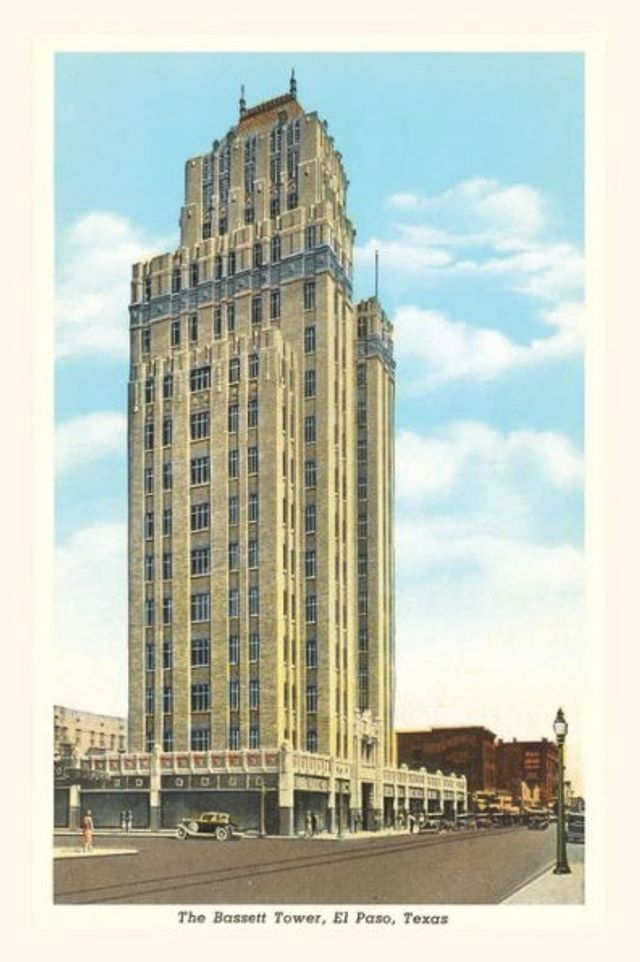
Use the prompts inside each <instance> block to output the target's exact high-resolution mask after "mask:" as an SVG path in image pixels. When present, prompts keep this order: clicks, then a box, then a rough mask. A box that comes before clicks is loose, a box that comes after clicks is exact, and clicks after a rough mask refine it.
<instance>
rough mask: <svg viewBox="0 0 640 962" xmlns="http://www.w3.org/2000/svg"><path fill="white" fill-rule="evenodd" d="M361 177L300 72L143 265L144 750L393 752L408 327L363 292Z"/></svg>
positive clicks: (139, 454)
mask: <svg viewBox="0 0 640 962" xmlns="http://www.w3.org/2000/svg"><path fill="white" fill-rule="evenodd" d="M347 184H348V181H347V178H346V175H345V171H344V169H343V166H342V162H341V155H340V153H339V152H338V151H337V150H336V149H335V147H334V143H333V138H332V137H330V136H329V134H328V132H327V125H326V123H323V122H322V121H321V120H320V119H319V118H318V116H317V115H316V114H315V113H305V112H304V110H303V108H302V107H301V105H300V103H299V102H298V100H297V96H296V84H295V79H294V77H293V75H292V79H291V84H290V91H289V93H287V94H284V95H282V96H279V97H276V98H274V99H273V100H269V101H267V102H265V103H261V104H259V105H258V106H255V107H252V108H250V109H247V107H246V105H245V101H244V96H242V97H241V100H240V116H239V119H238V122H237V124H236V125H235V126H234V127H233V128H232V129H231V130H230V131H229V132H228V133H227V134H226V135H225V136H224V137H223V138H222V139H221V140H215V141H214V142H213V145H212V147H211V150H209V151H207V152H206V153H205V154H203V155H202V156H198V157H194V158H193V159H191V160H188V161H187V164H186V178H185V203H184V206H183V208H182V212H181V216H180V246H179V248H178V249H177V250H176V251H174V252H170V253H165V254H160V255H157V256H153V257H151V258H150V259H149V260H147V261H144V262H141V263H138V264H135V265H134V267H133V275H132V285H131V307H130V317H131V373H130V384H129V712H130V721H129V726H130V731H129V744H130V748H131V750H132V751H151V750H152V749H153V748H154V746H158V748H159V749H160V750H161V751H162V752H185V751H209V750H210V751H214V750H215V751H218V750H219V751H227V750H234V749H245V748H246V749H266V748H269V749H271V748H273V749H278V748H279V746H281V745H282V744H283V743H288V744H289V745H290V746H291V748H292V749H293V750H301V751H306V752H311V753H316V754H321V755H325V756H326V755H330V756H333V757H334V758H335V759H336V760H337V761H338V762H339V761H343V762H345V763H350V762H353V761H354V760H355V759H358V760H359V761H360V762H364V763H365V764H368V765H370V766H373V767H378V768H379V769H380V768H382V767H384V766H394V764H395V757H394V756H395V748H394V739H393V694H394V651H393V624H394V611H393V597H394V585H393V447H394V438H393V410H394V374H393V369H394V362H393V359H392V328H391V325H390V323H389V321H388V320H387V318H386V316H385V314H384V312H383V311H382V309H381V307H380V305H379V303H378V301H377V298H375V297H374V298H370V299H368V300H365V301H361V302H360V303H358V304H354V302H353V299H352V284H351V276H352V253H353V240H354V228H353V226H352V224H351V222H350V220H349V219H348V217H347V213H346V192H347Z"/></svg>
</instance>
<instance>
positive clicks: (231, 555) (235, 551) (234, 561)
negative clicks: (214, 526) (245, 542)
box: [227, 541, 240, 571]
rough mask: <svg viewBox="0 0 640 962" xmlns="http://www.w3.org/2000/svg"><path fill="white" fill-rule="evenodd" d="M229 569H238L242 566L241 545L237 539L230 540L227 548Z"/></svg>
mask: <svg viewBox="0 0 640 962" xmlns="http://www.w3.org/2000/svg"><path fill="white" fill-rule="evenodd" d="M227 559H228V565H229V571H237V570H238V568H239V567H240V545H239V544H238V542H237V541H230V542H229V545H228V550H227Z"/></svg>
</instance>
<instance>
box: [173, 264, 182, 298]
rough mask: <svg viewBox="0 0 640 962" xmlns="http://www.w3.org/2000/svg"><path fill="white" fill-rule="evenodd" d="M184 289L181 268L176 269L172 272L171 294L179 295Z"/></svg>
mask: <svg viewBox="0 0 640 962" xmlns="http://www.w3.org/2000/svg"><path fill="white" fill-rule="evenodd" d="M181 287H182V271H181V270H180V268H179V267H174V268H173V270H172V272H171V293H172V294H177V293H178V292H179V290H180V288H181Z"/></svg>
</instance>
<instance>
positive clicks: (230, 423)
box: [227, 404, 238, 434]
mask: <svg viewBox="0 0 640 962" xmlns="http://www.w3.org/2000/svg"><path fill="white" fill-rule="evenodd" d="M227 430H228V431H229V432H230V433H231V434H236V433H237V431H238V405H237V404H230V405H229V410H228V414H227Z"/></svg>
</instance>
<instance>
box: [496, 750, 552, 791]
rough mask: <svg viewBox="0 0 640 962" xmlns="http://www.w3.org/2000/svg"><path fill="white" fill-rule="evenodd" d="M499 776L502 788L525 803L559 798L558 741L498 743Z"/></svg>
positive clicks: (497, 762)
mask: <svg viewBox="0 0 640 962" xmlns="http://www.w3.org/2000/svg"><path fill="white" fill-rule="evenodd" d="M496 764H497V777H498V783H499V786H500V788H502V789H504V790H506V791H508V792H511V794H512V795H513V797H514V798H517V799H519V800H521V801H522V802H523V803H524V804H527V803H533V804H537V803H539V804H541V805H548V804H549V803H550V802H551V801H552V800H554V799H555V798H556V794H557V784H558V749H557V746H556V743H555V742H552V741H547V739H546V738H543V739H541V740H540V741H530V742H519V741H517V740H516V739H515V738H514V739H513V741H510V742H504V741H502V740H501V739H500V740H498V743H497V745H496Z"/></svg>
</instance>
